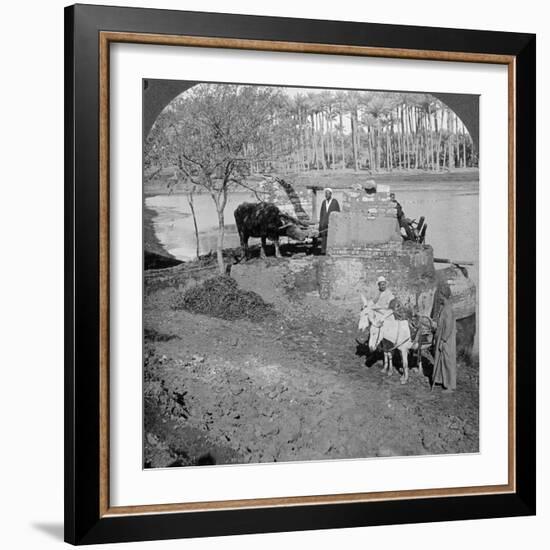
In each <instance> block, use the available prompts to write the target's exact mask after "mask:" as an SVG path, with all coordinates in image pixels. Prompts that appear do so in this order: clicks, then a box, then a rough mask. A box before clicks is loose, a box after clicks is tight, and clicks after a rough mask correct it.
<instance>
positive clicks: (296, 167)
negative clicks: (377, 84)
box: [144, 84, 477, 272]
mask: <svg viewBox="0 0 550 550" xmlns="http://www.w3.org/2000/svg"><path fill="white" fill-rule="evenodd" d="M144 160H145V174H146V177H148V178H150V179H155V178H159V177H163V176H164V175H165V174H166V172H170V173H171V174H172V176H171V177H169V178H168V179H167V180H166V182H167V184H168V185H172V184H176V183H177V184H179V186H180V188H183V189H184V190H185V192H186V195H187V197H188V200H189V205H190V208H191V211H192V213H193V215H194V208H193V196H194V194H195V193H197V192H202V193H207V194H208V195H210V197H211V198H212V200H213V202H214V204H215V207H216V212H217V214H218V241H217V258H218V264H219V268H220V271H221V272H223V271H224V262H223V241H224V222H225V220H224V215H225V206H226V204H227V197H228V193H229V192H230V191H231V189H232V188H235V187H241V188H251V186H253V184H252V179H257V178H251V176H262V175H266V176H268V175H269V176H273V175H280V176H287V177H289V176H291V174H293V173H305V172H309V173H312V174H315V172H316V171H329V170H335V171H336V170H338V171H344V170H347V171H355V172H358V171H367V172H368V173H377V172H382V171H384V172H387V171H394V170H412V169H415V170H430V171H434V172H437V171H440V170H448V169H449V170H452V169H454V168H459V167H460V168H466V167H472V166H477V158H476V156H475V150H474V148H473V146H472V140H471V138H470V135H469V134H468V132H467V130H466V128H465V127H464V125H463V124H462V122H461V121H460V119H459V118H458V117H457V116H456V115H455V114H454V112H453V111H451V110H450V109H448V108H447V107H446V106H445V104H443V103H442V102H441V101H439V100H438V99H436V98H435V97H433V96H431V95H429V94H411V93H396V92H368V91H331V90H308V91H305V92H304V91H297V90H292V89H289V88H276V87H267V86H241V85H229V84H199V85H197V86H194V87H193V88H191V89H190V90H188V91H187V92H184V93H183V94H181V95H180V96H178V97H177V98H176V99H174V101H172V103H170V105H169V106H168V107H167V108H166V109H164V111H163V112H162V113H161V114H160V115H159V117H158V118H157V120H156V122H155V124H154V126H153V128H152V129H151V131H150V132H149V135H148V136H147V139H146V142H145V156H144ZM252 190H253V189H252ZM194 219H195V218H194ZM195 233H196V237H197V239H196V241H197V255H198V253H199V250H198V228H197V224H196V219H195Z"/></svg>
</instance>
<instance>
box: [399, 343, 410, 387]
mask: <svg viewBox="0 0 550 550" xmlns="http://www.w3.org/2000/svg"><path fill="white" fill-rule="evenodd" d="M399 351H400V352H401V357H402V358H403V376H401V384H406V383H407V381H408V380H409V348H401V349H400V350H399Z"/></svg>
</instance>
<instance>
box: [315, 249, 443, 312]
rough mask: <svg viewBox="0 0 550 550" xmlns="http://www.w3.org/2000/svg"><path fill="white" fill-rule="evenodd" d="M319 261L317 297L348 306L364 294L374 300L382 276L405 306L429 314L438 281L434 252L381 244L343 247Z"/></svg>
mask: <svg viewBox="0 0 550 550" xmlns="http://www.w3.org/2000/svg"><path fill="white" fill-rule="evenodd" d="M331 254H332V255H331V256H326V257H324V258H320V259H319V267H318V280H319V294H320V296H321V297H322V298H324V299H326V300H334V301H342V302H346V303H349V304H352V303H356V302H357V301H359V300H360V295H361V294H364V295H365V296H367V297H369V298H374V297H375V296H376V294H377V284H376V280H377V278H378V277H379V276H381V275H383V276H384V277H386V279H387V280H388V285H389V288H390V289H391V290H392V292H393V293H394V294H395V295H396V296H397V297H398V298H399V299H400V300H401V301H402V302H403V304H404V305H405V306H408V307H415V308H418V310H419V311H421V312H422V313H429V312H430V311H431V308H432V304H433V297H434V294H435V288H436V286H437V281H436V277H435V269H434V264H433V249H432V247H431V246H427V245H417V244H414V243H403V244H402V243H396V242H389V243H381V244H378V245H372V246H369V247H368V248H361V247H355V248H354V247H342V248H338V249H336V248H335V249H333V250H332V251H331Z"/></svg>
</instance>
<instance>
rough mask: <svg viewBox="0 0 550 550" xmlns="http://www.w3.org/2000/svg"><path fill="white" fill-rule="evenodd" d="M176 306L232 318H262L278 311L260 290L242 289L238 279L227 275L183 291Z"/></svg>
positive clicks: (176, 307)
mask: <svg viewBox="0 0 550 550" xmlns="http://www.w3.org/2000/svg"><path fill="white" fill-rule="evenodd" d="M172 308H173V309H176V310H177V309H185V310H186V311H190V312H191V313H202V314H203V315H209V316H210V317H218V318H219V319H225V320H228V321H232V320H236V319H251V320H258V319H263V318H265V317H267V316H270V315H274V308H273V306H272V305H271V304H268V303H266V302H265V301H264V300H263V299H262V297H261V296H260V295H259V294H256V293H255V292H251V291H248V290H242V289H240V288H239V287H238V285H237V283H236V281H235V280H234V279H232V278H231V277H229V276H225V275H222V276H219V277H213V278H212V279H208V280H206V281H204V283H202V284H200V285H197V286H195V287H192V288H189V289H188V290H186V291H185V292H184V293H183V294H179V295H178V296H177V297H176V298H175V300H174V302H173V303H172Z"/></svg>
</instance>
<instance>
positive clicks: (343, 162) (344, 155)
mask: <svg viewBox="0 0 550 550" xmlns="http://www.w3.org/2000/svg"><path fill="white" fill-rule="evenodd" d="M340 148H341V149H342V170H344V169H345V168H346V150H345V148H344V120H343V118H342V104H340Z"/></svg>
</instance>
